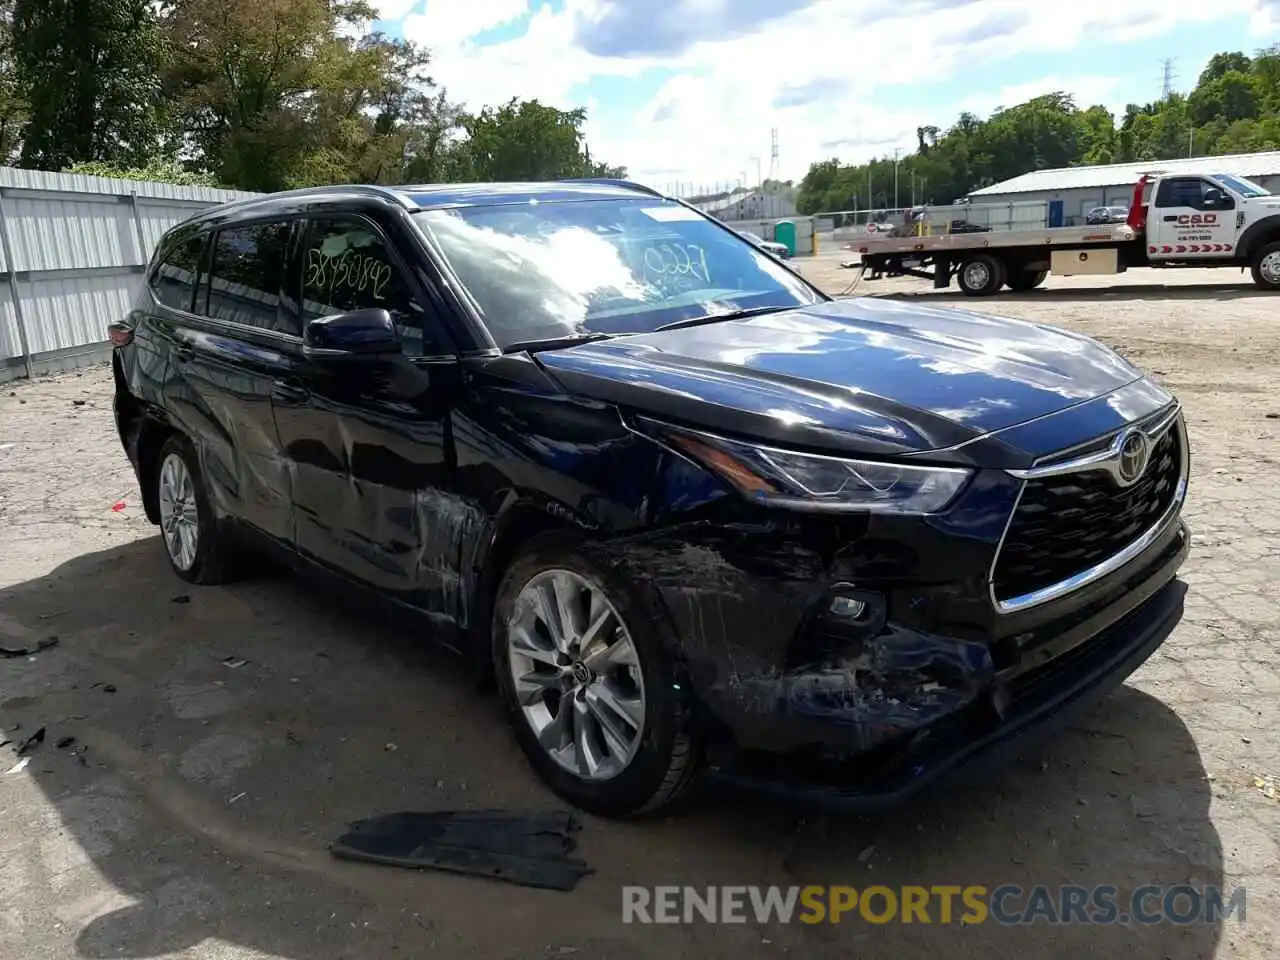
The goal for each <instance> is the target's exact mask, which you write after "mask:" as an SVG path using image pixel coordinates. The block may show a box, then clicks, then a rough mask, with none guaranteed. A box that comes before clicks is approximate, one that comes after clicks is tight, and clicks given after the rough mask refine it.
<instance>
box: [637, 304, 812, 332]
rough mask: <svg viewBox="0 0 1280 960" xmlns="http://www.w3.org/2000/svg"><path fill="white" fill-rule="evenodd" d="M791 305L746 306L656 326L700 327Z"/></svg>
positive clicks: (754, 315) (777, 311) (671, 327)
mask: <svg viewBox="0 0 1280 960" xmlns="http://www.w3.org/2000/svg"><path fill="white" fill-rule="evenodd" d="M790 309H792V308H791V307H748V308H747V309H745V310H730V311H728V312H727V313H709V314H707V315H706V316H705V317H688V318H686V319H684V320H674V321H672V322H671V323H664V324H663V325H662V326H660V327H658V328H657V329H656V330H655V331H654V332H655V333H656V332H657V331H658V330H683V329H684V328H685V327H701V326H703V325H704V324H707V323H719V322H720V321H721V320H741V319H742V318H743V317H758V316H760V315H762V314H766V313H779V312H781V311H783V310H790Z"/></svg>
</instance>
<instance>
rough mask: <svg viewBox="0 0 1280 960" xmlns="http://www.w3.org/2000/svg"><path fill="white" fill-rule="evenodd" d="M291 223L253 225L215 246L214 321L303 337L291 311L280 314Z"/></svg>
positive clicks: (221, 237)
mask: <svg viewBox="0 0 1280 960" xmlns="http://www.w3.org/2000/svg"><path fill="white" fill-rule="evenodd" d="M290 227H291V225H290V223H288V222H272V223H253V224H248V225H246V226H243V227H231V228H229V229H226V230H219V231H218V233H217V235H216V236H215V238H214V242H213V259H212V262H211V265H210V278H209V285H208V295H209V300H208V310H207V312H208V315H209V316H211V317H214V318H216V319H218V320H227V321H229V322H232V323H242V324H245V325H247V326H252V327H261V328H263V329H264V330H277V331H279V332H281V333H292V334H297V333H298V332H299V323H298V320H297V318H296V316H295V315H294V314H293V312H292V311H291V310H287V309H286V310H281V309H280V289H281V285H282V282H283V278H284V271H285V264H286V262H287V261H286V257H287V254H288V246H289V232H290Z"/></svg>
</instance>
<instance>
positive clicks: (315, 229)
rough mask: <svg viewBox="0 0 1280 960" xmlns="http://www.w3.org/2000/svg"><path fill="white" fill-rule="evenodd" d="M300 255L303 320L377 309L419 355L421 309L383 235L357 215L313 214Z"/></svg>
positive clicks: (422, 324)
mask: <svg viewBox="0 0 1280 960" xmlns="http://www.w3.org/2000/svg"><path fill="white" fill-rule="evenodd" d="M301 260H302V315H303V321H304V322H306V321H307V320H313V319H315V318H316V317H328V316H332V315H333V314H335V313H349V312H351V311H353V310H368V309H372V308H379V307H380V308H382V309H383V310H386V311H387V312H388V313H390V314H391V319H392V320H394V321H395V323H396V327H397V329H398V330H399V332H400V338H401V340H402V341H403V342H404V348H405V352H406V353H407V354H409V355H410V356H422V355H423V353H424V352H425V351H424V350H423V345H424V336H425V338H426V340H427V341H428V342H431V340H432V338H431V335H430V331H424V327H426V326H427V324H426V323H425V310H424V309H423V305H422V304H421V303H419V302H418V300H417V299H416V298H415V297H414V294H413V288H412V286H411V285H410V284H409V282H408V280H407V278H406V277H405V273H404V270H403V269H402V268H401V265H400V262H399V261H398V260H397V258H396V257H395V256H393V255H392V252H391V246H390V244H389V243H388V241H387V239H386V237H384V236H383V234H382V233H381V232H380V231H379V230H378V229H377V228H376V227H374V226H372V225H371V224H369V223H366V222H364V221H363V220H358V219H355V218H346V217H335V218H333V219H319V218H317V219H315V220H313V221H312V222H311V225H310V228H309V230H308V231H307V239H306V244H305V247H304V249H303V250H302V255H301Z"/></svg>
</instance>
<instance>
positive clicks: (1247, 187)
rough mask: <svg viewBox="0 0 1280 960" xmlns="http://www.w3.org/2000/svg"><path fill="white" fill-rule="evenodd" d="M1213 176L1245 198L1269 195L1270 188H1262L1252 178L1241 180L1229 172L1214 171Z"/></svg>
mask: <svg viewBox="0 0 1280 960" xmlns="http://www.w3.org/2000/svg"><path fill="white" fill-rule="evenodd" d="M1213 178H1214V179H1215V180H1217V181H1218V182H1219V183H1221V184H1223V185H1224V186H1227V187H1230V188H1231V189H1232V190H1234V191H1235V192H1236V193H1238V194H1240V196H1242V197H1244V198H1245V199H1246V200H1251V199H1253V198H1254V197H1269V196H1271V191H1270V190H1265V189H1263V188H1262V187H1260V186H1258V185H1257V184H1256V183H1254V182H1253V181H1252V180H1241V179H1240V178H1239V177H1233V176H1231V174H1229V173H1215V174H1214V175H1213Z"/></svg>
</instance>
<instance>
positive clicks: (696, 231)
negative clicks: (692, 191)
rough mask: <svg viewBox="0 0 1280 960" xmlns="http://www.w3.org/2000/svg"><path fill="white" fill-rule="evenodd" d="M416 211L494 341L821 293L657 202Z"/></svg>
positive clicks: (732, 237) (626, 327) (615, 328)
mask: <svg viewBox="0 0 1280 960" xmlns="http://www.w3.org/2000/svg"><path fill="white" fill-rule="evenodd" d="M416 217H417V220H418V223H419V225H420V226H421V227H422V228H423V229H424V232H426V233H427V234H428V235H429V236H430V237H431V238H432V239H433V240H434V241H435V243H436V244H437V246H438V247H439V249H440V251H441V253H442V254H443V255H444V257H445V259H446V260H448V262H449V264H450V266H451V267H452V268H453V270H454V272H455V273H456V274H457V275H458V278H459V279H460V280H461V281H462V283H463V285H464V286H465V287H466V288H467V290H468V292H469V293H470V294H471V297H472V299H473V300H474V301H475V303H476V306H477V307H478V309H479V311H480V313H481V316H482V317H483V318H484V321H485V325H486V326H487V327H488V328H489V332H490V334H491V335H492V336H493V338H494V340H495V341H496V342H497V343H498V345H499V346H501V347H507V346H509V345H512V344H517V343H524V342H529V341H537V340H553V339H558V338H562V337H576V336H583V335H587V334H592V333H603V334H622V333H647V332H650V331H653V330H655V329H657V328H658V327H660V326H663V325H665V324H669V323H673V322H676V321H679V320H686V319H691V318H694V317H703V316H707V315H710V314H717V313H729V312H732V311H735V310H740V309H755V308H765V309H767V308H777V309H779V310H782V309H787V308H789V307H799V306H805V305H808V304H812V303H817V302H819V301H820V300H821V299H822V297H821V295H820V294H818V293H817V292H815V291H814V290H813V289H812V288H811V287H809V286H808V285H807V284H805V283H804V281H803V280H801V279H800V278H799V277H797V276H796V275H795V274H794V273H792V272H791V271H790V270H788V269H787V268H786V267H784V266H782V265H781V264H779V263H778V262H777V261H775V260H774V259H773V258H772V257H769V256H768V255H766V254H765V253H763V252H761V251H760V250H759V249H758V248H757V247H756V246H755V245H754V244H752V243H751V242H750V241H748V240H746V239H744V238H743V237H742V236H740V235H739V234H737V233H734V232H733V231H731V230H726V229H724V228H723V227H720V226H718V225H717V224H716V223H715V222H714V221H711V220H709V219H707V218H706V217H703V216H702V215H701V214H699V213H697V212H696V211H694V210H690V209H689V208H688V207H685V206H682V205H680V204H676V203H671V202H669V201H663V200H659V199H657V198H634V199H633V198H626V199H608V200H603V199H602V200H579V201H569V202H557V201H551V202H539V203H513V204H495V205H492V206H474V207H455V208H449V209H439V210H424V211H422V212H420V213H418V214H417V215H416Z"/></svg>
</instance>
